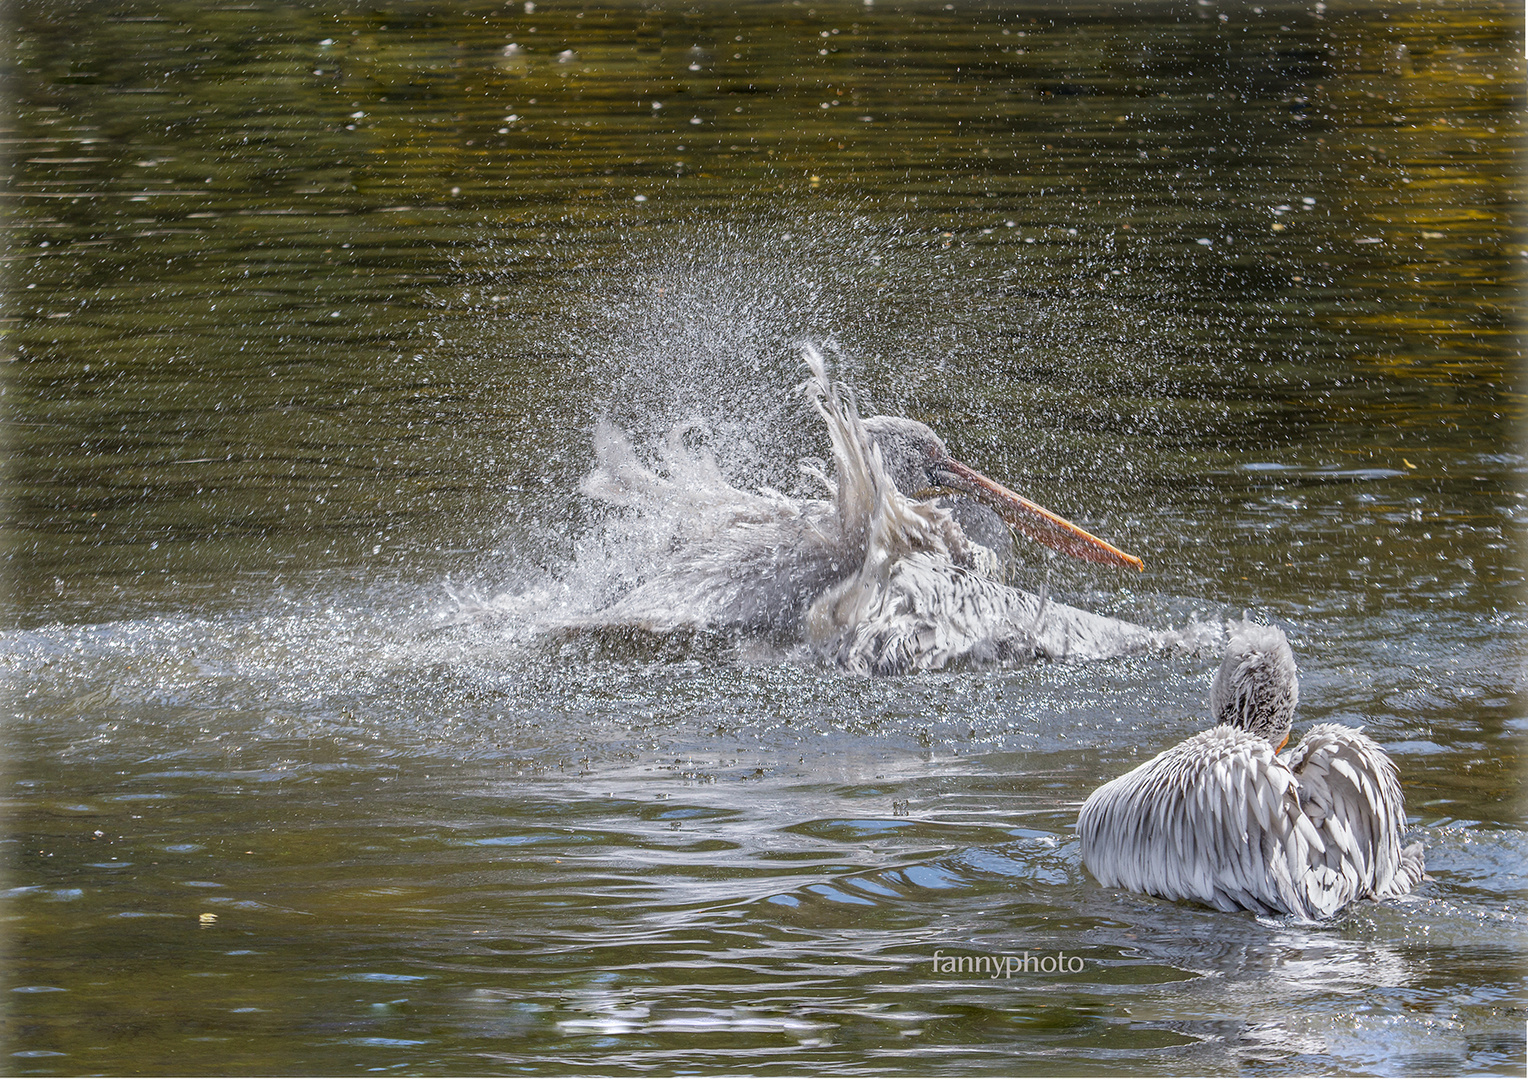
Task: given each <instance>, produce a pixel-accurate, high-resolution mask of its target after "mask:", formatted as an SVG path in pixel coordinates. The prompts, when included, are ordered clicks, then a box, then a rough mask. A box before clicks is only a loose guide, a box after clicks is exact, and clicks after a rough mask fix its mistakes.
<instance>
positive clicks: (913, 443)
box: [581, 346, 1163, 674]
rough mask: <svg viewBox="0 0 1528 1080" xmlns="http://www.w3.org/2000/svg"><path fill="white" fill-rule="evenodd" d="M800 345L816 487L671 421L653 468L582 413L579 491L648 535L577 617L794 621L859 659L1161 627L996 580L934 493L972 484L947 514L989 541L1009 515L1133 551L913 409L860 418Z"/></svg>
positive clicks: (1129, 634)
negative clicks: (713, 450) (741, 479)
mask: <svg viewBox="0 0 1528 1080" xmlns="http://www.w3.org/2000/svg"><path fill="white" fill-rule="evenodd" d="M803 358H804V360H805V362H806V365H807V367H808V369H809V378H808V379H807V381H806V383H805V384H804V385H803V387H802V389H803V391H804V393H805V396H806V398H807V401H808V402H809V403H810V405H811V407H812V408H813V410H814V411H815V412H816V413H817V415H818V416H819V417H820V418H821V419H822V420H823V422H824V423H825V424H826V425H827V429H828V437H829V440H830V442H831V444H832V449H833V475H832V476H829V475H828V474H827V472H826V470H825V468H824V467H823V466H820V465H815V464H810V463H808V464H804V465H803V469H804V471H806V472H807V473H809V474H810V475H811V476H813V477H814V478H815V479H816V480H817V481H819V482H820V483H821V484H822V485H823V486H824V487H825V488H826V489H827V492H828V498H826V499H802V498H793V497H789V496H786V495H783V494H781V493H779V492H776V491H772V490H769V489H762V490H760V491H758V492H748V491H743V490H741V489H739V488H736V487H734V486H732V485H731V484H729V483H728V482H727V481H726V480H725V479H724V478H723V477H722V475H721V472H720V470H719V469H718V468H717V466H716V463H715V461H714V459H712V458H710V457H709V456H708V455H704V454H701V455H696V454H693V453H688V452H686V451H685V450H684V449H683V446H682V443H681V442H680V438H681V436H682V432H675V433H671V435H670V439H669V443H668V445H667V447H666V448H665V449H664V450H663V451H662V452H661V457H662V465H663V472H662V473H660V471H658V470H654V469H651V468H648V467H647V466H646V465H644V464H643V463H642V462H641V461H639V460H638V458H637V455H636V453H635V450H634V449H633V447H632V445H631V441H630V439H629V438H627V437H626V436H625V435H624V434H623V433H622V432H620V431H619V430H617V429H615V428H614V427H613V426H612V425H609V424H608V423H602V424H600V425H599V426H598V427H597V428H596V431H595V450H596V465H595V468H594V469H593V470H592V471H591V472H590V473H589V475H587V476H586V477H585V478H584V480H583V483H582V485H581V489H582V491H583V492H584V493H585V494H586V495H588V496H590V497H592V498H597V499H600V500H602V501H605V502H609V503H613V504H616V505H619V506H625V507H630V508H634V509H637V510H640V511H641V513H642V515H643V516H645V517H647V518H649V519H650V524H651V526H652V527H653V528H655V529H656V530H657V531H658V533H659V534H661V542H657V543H654V544H653V547H654V549H655V550H656V551H658V552H659V553H660V554H659V555H658V556H657V557H656V558H655V565H654V566H653V568H652V569H651V572H650V573H648V574H646V575H645V578H646V579H645V580H642V581H640V582H638V583H637V584H635V586H634V587H633V588H631V589H630V591H628V592H627V593H626V594H625V595H623V596H621V597H620V598H619V599H617V600H616V601H615V602H614V603H612V604H610V605H609V606H608V607H606V608H604V609H603V610H601V611H599V612H597V613H596V614H594V615H592V616H589V617H587V618H586V619H584V620H583V623H582V624H583V625H585V626H628V627H635V628H639V629H642V630H646V631H650V632H654V633H665V632H669V631H674V630H679V629H709V630H722V631H730V632H757V633H770V634H775V635H780V636H785V637H791V638H798V639H804V640H805V641H806V642H808V643H809V644H810V645H811V646H812V647H813V648H814V649H816V650H817V651H818V652H819V653H820V654H822V655H824V656H826V657H828V658H829V659H831V660H832V661H834V662H836V663H837V664H838V665H839V666H841V667H843V668H844V669H846V670H848V671H852V672H857V673H861V674H894V673H901V672H907V671H915V670H932V669H937V668H942V667H945V666H947V665H950V664H954V663H960V662H967V661H974V662H984V661H1011V660H1021V659H1030V658H1063V657H1070V658H1093V657H1101V656H1112V655H1118V654H1120V653H1124V652H1132V651H1138V650H1140V649H1144V648H1148V647H1151V646H1153V645H1155V644H1159V643H1161V642H1162V641H1163V638H1162V636H1161V635H1157V634H1154V633H1153V632H1152V631H1149V630H1147V629H1145V628H1144V627H1140V626H1136V625H1134V624H1132V623H1128V622H1124V621H1122V620H1119V619H1111V618H1107V617H1104V616H1100V615H1094V614H1091V613H1089V612H1086V611H1082V610H1079V609H1077V608H1073V607H1069V606H1067V605H1065V604H1060V603H1055V602H1052V601H1048V600H1047V599H1046V598H1045V597H1043V596H1039V597H1037V596H1035V595H1033V594H1031V593H1028V592H1025V591H1023V590H1020V589H1015V588H1011V587H1009V586H1007V585H1005V584H1003V583H1002V582H1001V581H1000V580H998V579H997V576H996V572H997V571H998V568H999V566H1000V564H1001V559H1000V558H999V556H998V555H997V554H996V553H995V552H993V551H992V550H991V548H989V547H988V546H986V544H984V543H981V542H978V540H977V539H975V538H973V537H972V536H970V535H968V534H967V533H966V531H965V529H963V528H962V525H961V521H960V520H957V516H956V514H955V513H954V512H952V511H951V510H950V509H948V508H945V507H943V506H940V505H939V504H938V503H937V502H936V501H935V497H937V496H940V495H948V494H955V495H959V496H965V497H969V498H972V499H975V500H977V502H978V507H977V508H976V509H973V510H965V511H963V512H962V513H961V520H964V521H965V522H966V523H967V525H968V526H969V527H971V528H972V529H973V532H979V533H982V534H983V539H988V540H992V541H993V542H1007V540H1008V532H1007V530H1008V528H1012V529H1014V530H1016V531H1018V532H1021V533H1023V534H1024V535H1027V536H1029V537H1031V538H1033V539H1035V540H1038V541H1039V542H1041V543H1043V544H1047V545H1049V546H1051V547H1054V548H1057V549H1059V550H1061V551H1064V552H1066V553H1068V554H1070V555H1073V556H1076V557H1080V558H1084V559H1090V560H1093V561H1096V562H1100V563H1104V564H1106V565H1111V566H1116V567H1128V568H1134V569H1140V567H1141V560H1140V559H1138V558H1136V557H1135V556H1133V555H1128V554H1126V553H1125V552H1123V551H1121V550H1120V549H1118V548H1116V547H1114V546H1113V545H1111V544H1108V543H1106V542H1105V541H1103V540H1100V539H1098V538H1097V537H1095V536H1093V535H1091V534H1090V533H1088V532H1086V531H1085V530H1083V529H1081V528H1079V527H1078V526H1076V525H1074V524H1072V523H1071V522H1069V521H1067V520H1065V519H1064V518H1062V517H1060V516H1059V515H1057V514H1054V513H1052V512H1051V511H1049V510H1046V509H1044V508H1043V507H1040V506H1037V505H1036V504H1034V503H1033V502H1030V501H1029V500H1028V499H1025V498H1023V497H1022V496H1019V495H1017V494H1015V493H1014V492H1012V491H1010V490H1009V489H1008V488H1006V487H1004V486H1003V485H1001V484H999V483H997V482H996V481H993V480H991V479H989V478H987V477H986V476H983V475H982V474H981V473H979V472H977V471H976V470H975V469H972V468H970V467H969V466H967V465H964V464H962V463H960V462H959V461H956V460H955V459H954V458H953V457H952V456H951V455H950V453H949V451H948V450H947V449H946V448H945V445H944V443H943V441H941V440H940V439H939V437H938V436H937V435H935V434H934V432H933V431H932V430H930V429H929V428H928V427H927V426H925V425H923V424H921V423H918V422H917V421H914V420H909V419H906V418H904V417H890V416H872V417H870V418H869V419H865V420H861V418H860V416H859V413H858V409H857V407H856V404H855V401H854V398H853V395H852V394H851V393H850V392H849V391H848V390H847V389H846V388H845V387H843V386H842V385H840V384H837V383H834V382H832V381H831V380H829V378H828V376H827V372H826V364H825V362H824V361H823V358H822V356H821V354H820V353H819V352H818V351H817V350H816V349H814V348H811V347H810V346H808V347H806V348H805V349H804V350H803ZM664 473H666V475H664ZM994 537H996V538H997V539H995V540H994Z"/></svg>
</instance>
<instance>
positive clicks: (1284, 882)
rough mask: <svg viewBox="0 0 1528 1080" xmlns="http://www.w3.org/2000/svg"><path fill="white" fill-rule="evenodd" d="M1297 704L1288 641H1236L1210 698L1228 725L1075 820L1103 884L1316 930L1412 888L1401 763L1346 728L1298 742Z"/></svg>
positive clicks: (1414, 873)
mask: <svg viewBox="0 0 1528 1080" xmlns="http://www.w3.org/2000/svg"><path fill="white" fill-rule="evenodd" d="M1298 700H1299V684H1298V681H1297V676H1296V672H1295V661H1294V655H1293V653H1292V652H1291V651H1290V648H1289V642H1288V641H1287V640H1286V639H1285V637H1284V634H1283V632H1282V631H1281V630H1278V629H1277V628H1275V627H1262V626H1254V625H1252V624H1250V623H1243V624H1242V625H1241V626H1240V627H1239V628H1238V629H1235V630H1233V632H1232V634H1231V638H1230V642H1229V645H1228V647H1227V650H1226V657H1225V660H1224V662H1223V663H1222V665H1221V668H1220V671H1219V672H1218V673H1217V675H1216V677H1215V682H1214V685H1213V686H1212V688H1211V691H1210V709H1211V714H1212V715H1213V717H1214V718H1215V719H1216V720H1217V721H1219V723H1218V724H1217V726H1215V727H1213V728H1211V729H1209V730H1208V731H1203V732H1200V733H1199V734H1197V735H1195V736H1193V737H1191V738H1189V739H1185V740H1184V741H1183V742H1181V743H1179V744H1178V745H1177V746H1174V747H1173V748H1171V749H1170V750H1167V751H1165V752H1163V753H1161V754H1159V755H1157V756H1156V757H1155V758H1153V759H1152V760H1150V761H1148V762H1146V763H1145V764H1144V765H1141V766H1139V767H1138V768H1136V769H1134V770H1132V771H1131V772H1129V773H1126V774H1125V775H1124V776H1121V777H1119V778H1118V779H1116V780H1111V781H1110V782H1109V783H1107V784H1105V785H1104V786H1103V787H1101V788H1099V789H1098V790H1097V791H1095V792H1094V793H1093V794H1092V795H1091V796H1090V797H1089V798H1088V800H1087V802H1086V803H1085V804H1084V805H1083V808H1082V812H1081V814H1080V815H1079V817H1078V820H1077V831H1078V834H1079V836H1080V837H1081V839H1082V859H1083V863H1084V864H1085V865H1086V866H1087V868H1088V870H1089V871H1090V872H1092V874H1093V876H1094V877H1095V878H1097V879H1098V881H1099V882H1100V883H1101V884H1104V885H1108V886H1117V887H1120V888H1125V889H1129V890H1131V891H1133V892H1142V893H1149V894H1151V895H1154V896H1160V897H1164V898H1166V899H1169V900H1198V901H1201V902H1203V903H1206V904H1209V905H1211V906H1213V907H1217V908H1219V909H1221V910H1222V911H1234V910H1237V909H1246V910H1250V911H1255V912H1260V913H1265V914H1267V913H1285V914H1290V915H1296V916H1299V917H1302V918H1307V919H1317V918H1324V917H1327V916H1330V915H1333V914H1335V913H1336V912H1338V911H1340V910H1341V909H1342V908H1343V907H1345V906H1346V905H1348V904H1350V903H1352V902H1353V901H1355V900H1360V899H1366V898H1372V899H1386V898H1390V897H1395V896H1401V895H1404V894H1406V893H1408V892H1410V891H1411V890H1412V888H1413V887H1414V886H1415V885H1416V884H1417V882H1418V881H1420V880H1421V879H1422V874H1423V856H1422V846H1421V844H1413V845H1411V846H1410V847H1406V848H1403V847H1402V846H1401V833H1402V831H1403V829H1404V828H1405V824H1406V814H1405V808H1404V805H1403V802H1402V798H1401V786H1400V780H1399V778H1398V776H1397V774H1396V769H1395V765H1394V763H1392V762H1391V760H1390V758H1389V756H1388V755H1386V754H1385V752H1384V751H1383V750H1382V749H1381V748H1380V747H1379V745H1378V744H1377V743H1375V742H1374V740H1372V739H1370V738H1369V737H1368V736H1366V735H1364V734H1363V733H1362V732H1361V731H1360V730H1358V729H1355V728H1350V727H1345V726H1342V725H1340V724H1320V725H1317V726H1316V727H1314V728H1312V729H1311V731H1310V732H1309V733H1308V734H1307V735H1306V737H1305V739H1304V740H1303V741H1302V742H1301V743H1300V745H1299V746H1297V747H1295V748H1294V749H1292V750H1289V751H1286V752H1284V753H1282V754H1280V753H1278V752H1277V749H1276V748H1277V747H1279V746H1281V745H1282V744H1283V742H1284V741H1285V740H1287V739H1288V737H1289V729H1290V724H1291V722H1292V719H1293V716H1294V710H1295V706H1296V704H1297V702H1298Z"/></svg>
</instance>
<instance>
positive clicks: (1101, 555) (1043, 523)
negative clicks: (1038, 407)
mask: <svg viewBox="0 0 1528 1080" xmlns="http://www.w3.org/2000/svg"><path fill="white" fill-rule="evenodd" d="M939 471H940V472H941V473H942V474H943V476H941V477H940V479H943V480H944V481H945V485H946V486H947V487H949V488H950V489H951V490H953V491H959V492H961V493H963V494H966V495H970V496H971V497H972V498H974V499H979V500H980V501H982V502H983V503H986V504H987V505H988V506H990V507H992V509H993V510H995V511H997V515H998V516H999V517H1000V518H1002V519H1003V520H1004V521H1005V522H1007V523H1008V525H1009V526H1010V527H1011V528H1013V529H1014V530H1015V531H1017V532H1021V533H1023V534H1024V535H1025V536H1027V537H1029V538H1030V539H1031V540H1034V541H1037V542H1038V543H1041V544H1044V545H1045V546H1046V547H1051V548H1055V549H1056V550H1057V551H1064V552H1066V554H1068V555H1071V556H1073V557H1075V558H1078V559H1086V560H1088V561H1089V562H1096V563H1103V564H1105V565H1106V566H1119V567H1130V568H1131V569H1133V570H1140V569H1142V568H1143V566H1144V565H1145V564H1143V563H1142V562H1141V560H1140V559H1138V558H1136V557H1135V556H1134V555H1127V554H1125V553H1124V552H1123V551H1121V550H1120V549H1119V548H1117V547H1115V546H1114V545H1113V544H1110V543H1108V542H1106V541H1103V540H1100V539H1099V538H1098V537H1096V536H1094V535H1093V534H1092V533H1090V532H1088V531H1087V530H1086V529H1083V528H1080V527H1078V526H1076V525H1073V524H1072V523H1071V522H1070V521H1068V520H1066V518H1064V517H1062V516H1061V515H1060V514H1053V513H1051V512H1050V511H1049V510H1047V509H1045V507H1043V506H1041V505H1039V504H1038V503H1033V502H1030V501H1029V500H1028V499H1026V498H1024V496H1022V495H1020V494H1018V493H1017V492H1014V491H1010V490H1008V489H1007V488H1005V487H1004V486H1003V485H1002V484H999V483H998V482H997V481H996V480H989V479H988V478H987V477H985V476H983V475H982V474H981V473H979V472H977V471H976V470H975V469H973V468H971V467H970V466H967V465H962V464H961V463H960V462H958V461H955V460H953V459H951V460H947V461H944V462H941V463H940V465H939Z"/></svg>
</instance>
